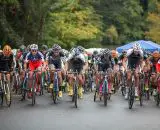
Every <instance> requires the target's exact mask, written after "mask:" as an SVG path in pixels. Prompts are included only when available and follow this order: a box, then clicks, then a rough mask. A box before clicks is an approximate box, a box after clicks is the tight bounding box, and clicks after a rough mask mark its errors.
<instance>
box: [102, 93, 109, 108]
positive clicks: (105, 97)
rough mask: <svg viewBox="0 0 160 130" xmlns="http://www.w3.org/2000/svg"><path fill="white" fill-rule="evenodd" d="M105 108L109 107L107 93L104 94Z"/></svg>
mask: <svg viewBox="0 0 160 130" xmlns="http://www.w3.org/2000/svg"><path fill="white" fill-rule="evenodd" d="M103 100H104V106H107V100H108V94H107V93H106V92H105V93H104V94H103Z"/></svg>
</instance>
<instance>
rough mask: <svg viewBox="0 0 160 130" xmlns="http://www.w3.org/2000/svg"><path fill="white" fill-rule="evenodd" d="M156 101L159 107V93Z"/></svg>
mask: <svg viewBox="0 0 160 130" xmlns="http://www.w3.org/2000/svg"><path fill="white" fill-rule="evenodd" d="M156 101H157V103H156V105H157V106H159V103H160V95H159V93H158V94H157V99H156Z"/></svg>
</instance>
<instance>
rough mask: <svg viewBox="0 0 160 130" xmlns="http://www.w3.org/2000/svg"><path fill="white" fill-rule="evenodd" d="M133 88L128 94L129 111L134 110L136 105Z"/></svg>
mask: <svg viewBox="0 0 160 130" xmlns="http://www.w3.org/2000/svg"><path fill="white" fill-rule="evenodd" d="M133 91H134V90H133V88H132V87H131V88H130V89H129V92H128V105H129V109H132V107H133V103H134V92H133Z"/></svg>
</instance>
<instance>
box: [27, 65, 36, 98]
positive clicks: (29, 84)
mask: <svg viewBox="0 0 160 130" xmlns="http://www.w3.org/2000/svg"><path fill="white" fill-rule="evenodd" d="M35 68H36V66H35V65H34V64H33V63H32V62H30V63H29V70H30V72H29V78H28V81H27V82H28V83H27V84H28V86H27V87H28V88H29V89H30V90H31V88H32V80H33V71H34V70H35ZM27 95H28V98H31V96H32V93H31V91H29V92H28V93H27Z"/></svg>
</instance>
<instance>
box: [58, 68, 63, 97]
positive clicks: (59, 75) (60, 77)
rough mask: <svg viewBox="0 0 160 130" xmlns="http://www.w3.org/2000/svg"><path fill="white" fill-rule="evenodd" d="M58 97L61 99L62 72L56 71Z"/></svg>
mask: <svg viewBox="0 0 160 130" xmlns="http://www.w3.org/2000/svg"><path fill="white" fill-rule="evenodd" d="M58 79H59V80H58V81H59V83H58V84H59V97H62V72H61V71H58Z"/></svg>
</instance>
